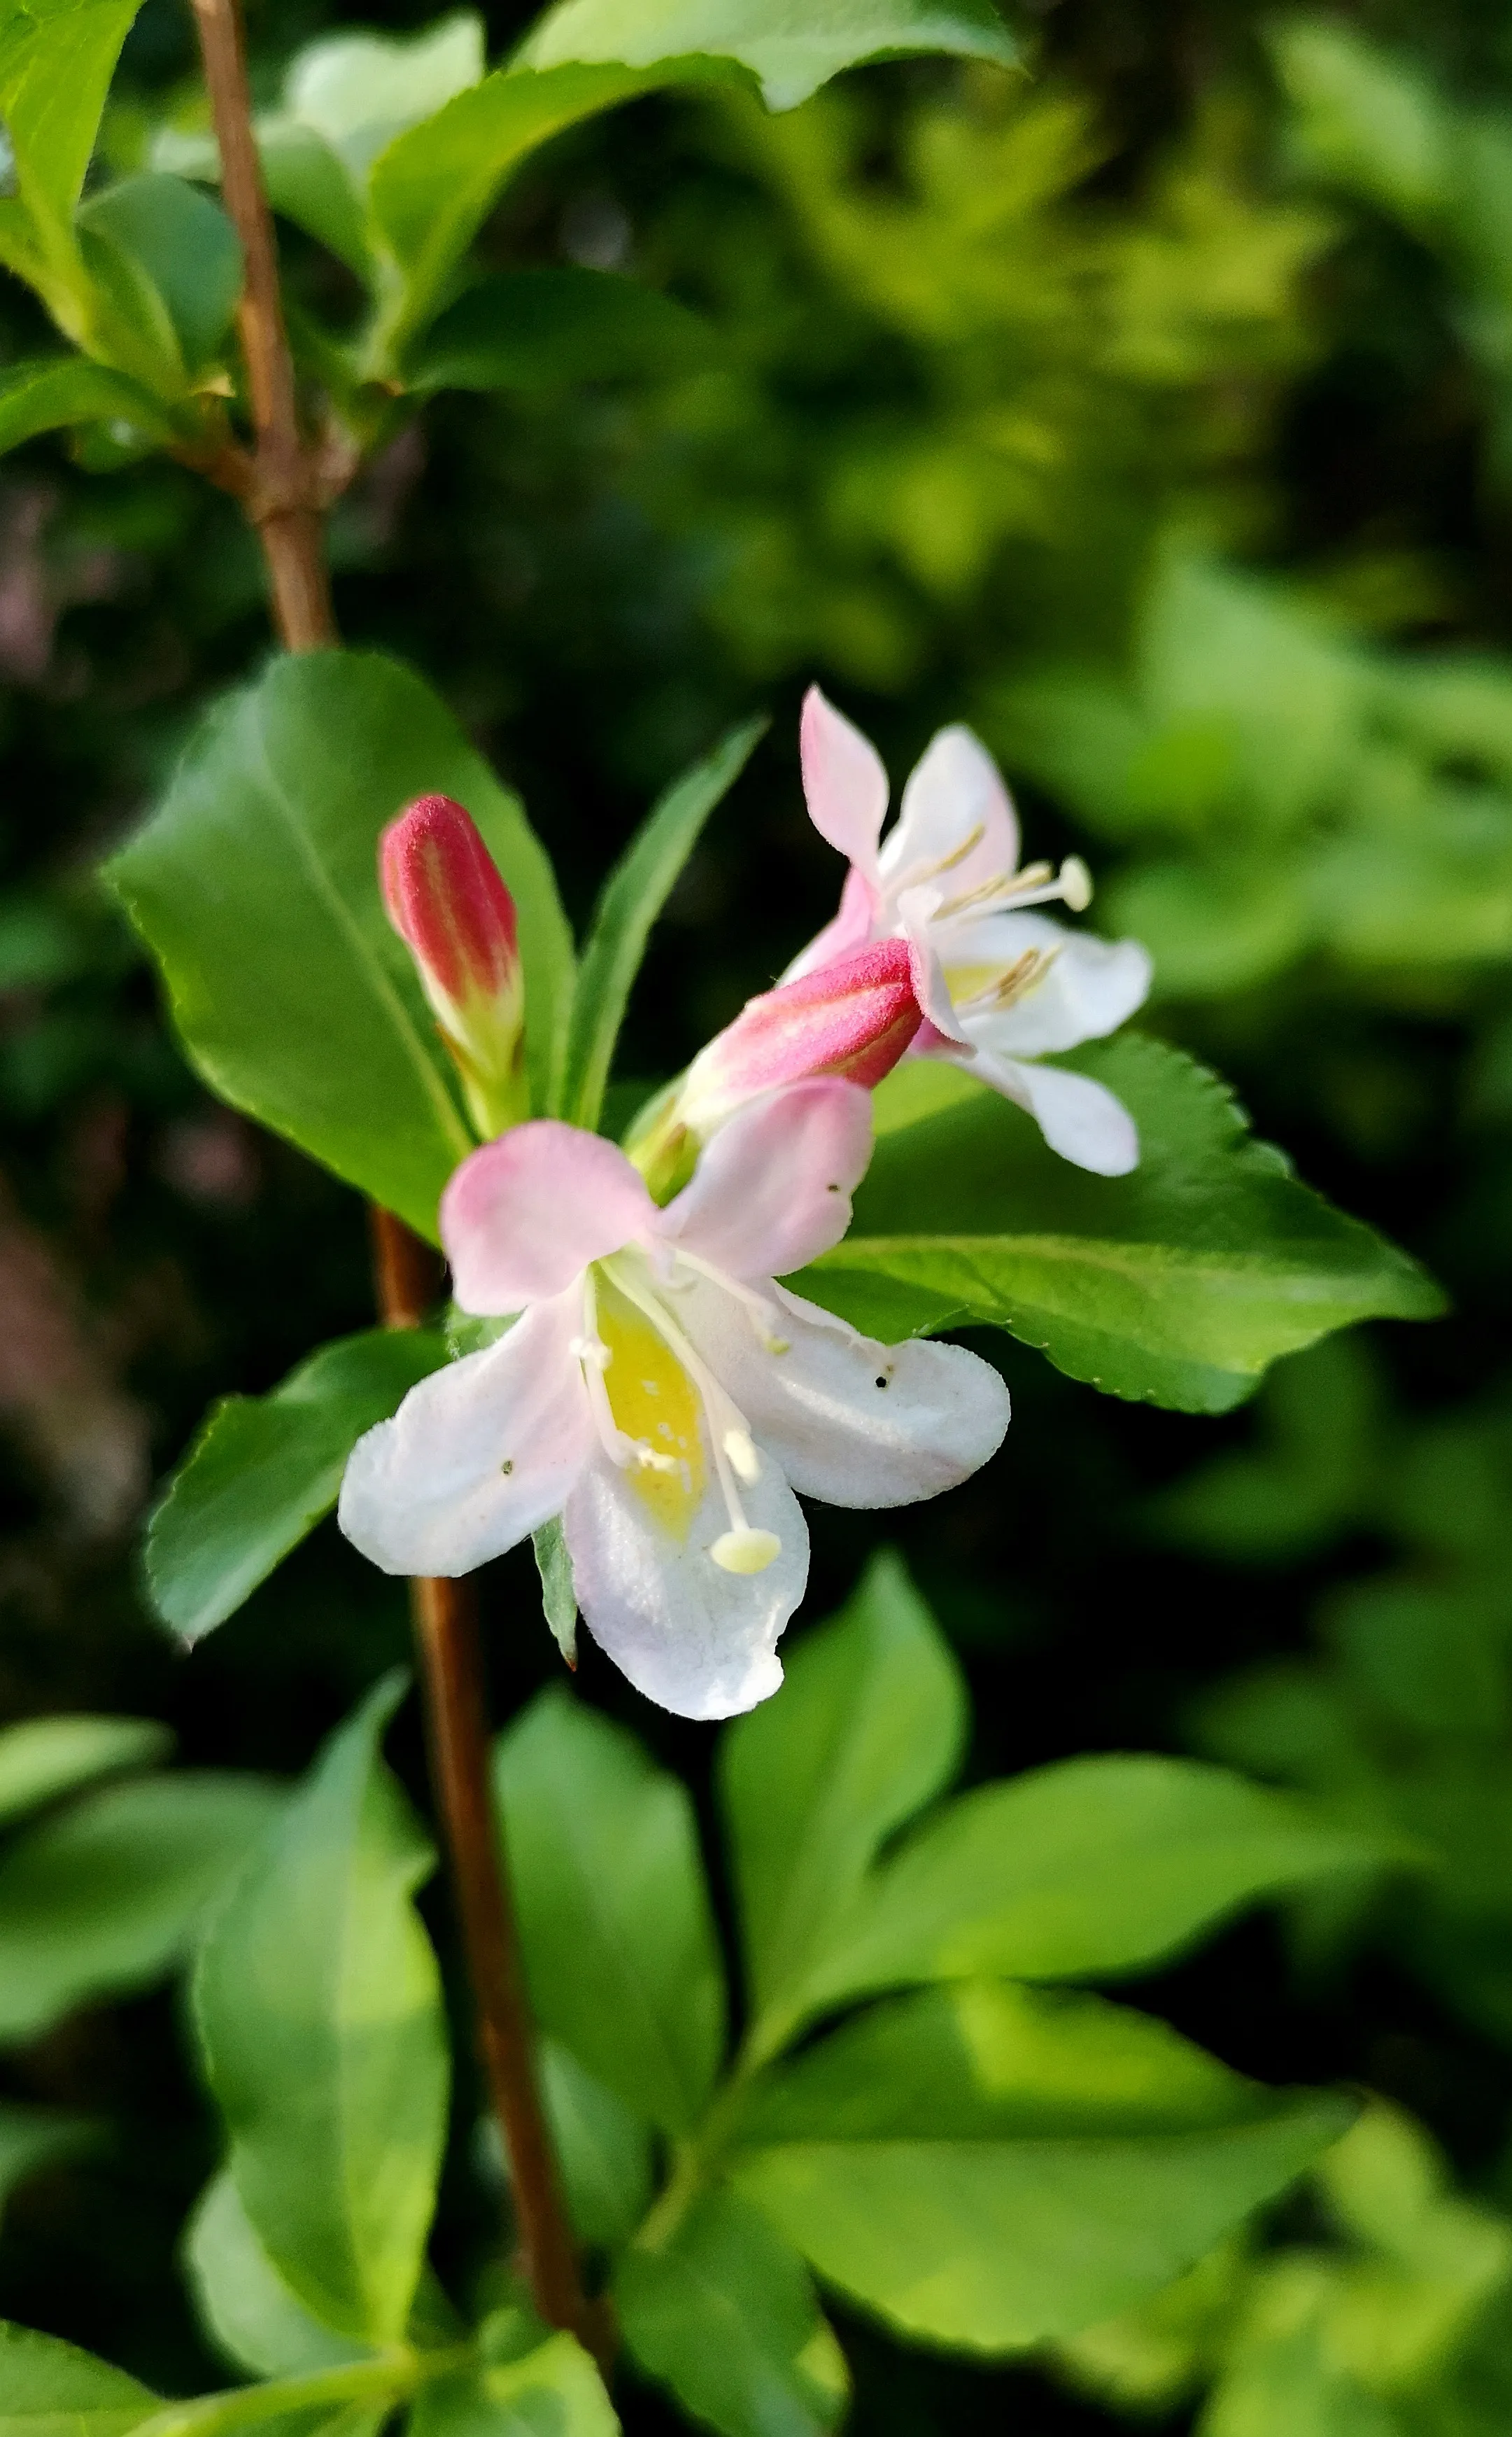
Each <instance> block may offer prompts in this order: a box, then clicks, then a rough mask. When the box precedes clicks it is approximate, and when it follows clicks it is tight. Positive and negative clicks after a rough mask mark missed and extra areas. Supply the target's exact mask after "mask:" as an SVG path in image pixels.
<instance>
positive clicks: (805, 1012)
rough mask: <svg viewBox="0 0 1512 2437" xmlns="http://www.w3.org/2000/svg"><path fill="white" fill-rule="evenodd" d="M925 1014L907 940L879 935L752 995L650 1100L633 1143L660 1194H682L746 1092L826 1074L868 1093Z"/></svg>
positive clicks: (635, 1156) (751, 1093)
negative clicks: (731, 1020)
mask: <svg viewBox="0 0 1512 2437" xmlns="http://www.w3.org/2000/svg"><path fill="white" fill-rule="evenodd" d="M921 1020H922V1019H921V1016H920V1011H919V1002H918V995H917V991H916V989H915V983H914V969H913V956H912V950H911V948H910V946H909V942H908V941H907V940H906V939H879V940H878V942H877V943H876V944H875V946H872V947H869V948H860V949H858V950H857V951H856V953H855V954H854V955H853V956H843V957H841V958H839V959H838V960H837V961H836V962H835V963H834V964H831V965H823V966H821V967H820V968H819V970H818V971H817V972H815V973H804V974H802V975H800V977H799V978H798V979H797V980H796V981H791V982H783V983H781V984H779V986H778V987H777V989H775V990H771V991H763V992H762V994H761V996H760V997H759V998H753V999H748V1000H747V1001H746V1004H745V1006H744V1007H743V1008H741V1010H740V1012H739V1015H738V1016H737V1017H736V1019H735V1022H734V1023H733V1024H730V1025H727V1026H725V1028H724V1030H723V1031H722V1032H721V1033H718V1034H716V1036H715V1038H714V1039H713V1040H712V1041H711V1042H710V1043H708V1046H707V1047H706V1048H704V1049H701V1050H700V1052H699V1054H698V1056H697V1057H696V1058H695V1059H694V1061H693V1063H692V1065H691V1066H690V1067H689V1068H688V1070H687V1073H686V1075H685V1076H684V1077H683V1078H682V1079H681V1081H680V1082H678V1083H675V1084H673V1085H672V1086H671V1087H670V1089H669V1091H667V1092H665V1093H663V1094H662V1095H661V1096H660V1097H659V1098H658V1099H657V1100H655V1101H653V1102H652V1105H651V1107H650V1108H649V1109H648V1110H647V1111H646V1112H645V1113H644V1116H643V1118H642V1119H641V1121H640V1122H639V1123H638V1124H637V1125H636V1127H635V1128H634V1130H633V1131H632V1133H631V1135H630V1137H629V1139H628V1140H627V1142H626V1144H625V1148H626V1149H627V1150H628V1151H629V1153H630V1156H631V1158H632V1159H633V1160H634V1162H635V1165H636V1166H637V1167H639V1168H640V1169H641V1171H642V1173H643V1174H644V1176H645V1177H646V1179H647V1181H648V1183H650V1185H651V1188H652V1192H653V1193H656V1194H658V1195H667V1194H669V1193H671V1192H674V1191H675V1190H676V1189H677V1187H678V1185H679V1184H681V1183H684V1182H685V1181H686V1175H687V1174H688V1173H689V1172H690V1169H691V1166H692V1163H693V1161H694V1160H695V1159H696V1157H697V1155H698V1152H699V1150H700V1148H702V1146H703V1145H704V1143H706V1142H707V1141H708V1139H709V1137H710V1136H711V1135H712V1134H715V1133H717V1132H718V1131H719V1129H720V1128H721V1126H722V1125H723V1124H724V1122H725V1120H726V1118H728V1117H733V1116H734V1114H735V1113H736V1111H737V1109H740V1108H743V1107H744V1106H745V1104H746V1102H747V1101H748V1100H754V1099H756V1098H757V1097H758V1096H759V1095H761V1094H762V1093H764V1092H775V1091H780V1090H781V1089H782V1087H783V1086H784V1085H785V1084H788V1083H801V1082H807V1081H808V1080H809V1079H810V1078H813V1077H815V1076H820V1075H836V1076H839V1077H841V1078H843V1080H844V1081H846V1082H850V1083H860V1085H861V1086H862V1087H863V1089H865V1090H868V1091H869V1090H871V1089H872V1087H873V1086H874V1085H875V1084H878V1083H879V1082H880V1081H881V1080H882V1078H883V1076H884V1075H889V1074H891V1073H892V1070H893V1068H894V1067H895V1065H896V1064H897V1061H898V1060H899V1059H900V1058H901V1057H902V1055H903V1052H904V1050H905V1049H907V1047H908V1046H909V1043H911V1042H912V1039H913V1036H914V1034H915V1033H916V1032H917V1030H918V1028H919V1025H920V1022H921Z"/></svg>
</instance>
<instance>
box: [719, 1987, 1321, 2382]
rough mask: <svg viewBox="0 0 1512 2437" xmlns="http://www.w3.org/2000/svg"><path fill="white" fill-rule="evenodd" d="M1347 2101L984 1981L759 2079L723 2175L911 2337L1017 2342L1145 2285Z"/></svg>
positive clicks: (831, 2277)
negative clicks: (1273, 2085)
mask: <svg viewBox="0 0 1512 2437" xmlns="http://www.w3.org/2000/svg"><path fill="white" fill-rule="evenodd" d="M1353 2113H1354V2109H1353V2106H1352V2104H1351V2102H1350V2101H1349V2100H1348V2099H1346V2098H1335V2097H1331V2096H1329V2095H1321V2094H1317V2093H1295V2092H1291V2093H1280V2092H1273V2091H1268V2090H1262V2089H1261V2088H1260V2087H1259V2085H1258V2084H1256V2083H1254V2082H1250V2081H1245V2080H1243V2078H1241V2077H1240V2076H1239V2075H1237V2074H1233V2073H1230V2072H1228V2070H1227V2069H1226V2067H1225V2066H1223V2065H1221V2064H1219V2063H1218V2062H1217V2060H1215V2059H1214V2058H1212V2057H1208V2056H1205V2055H1204V2054H1203V2052H1202V2050H1201V2049H1200V2048H1194V2047H1191V2046H1190V2045H1189V2043H1187V2042H1186V2041H1185V2040H1182V2039H1179V2038H1178V2037H1177V2036H1176V2034H1175V2032H1173V2031H1172V2030H1169V2029H1168V2028H1167V2027H1166V2025H1164V2024H1163V2023H1157V2022H1154V2021H1151V2020H1150V2019H1149V2018H1148V2017H1146V2016H1144V2015H1140V2014H1136V2013H1131V2012H1129V2011H1128V2010H1126V2009H1125V2008H1123V2007H1116V2006H1110V2005H1108V2004H1107V2003H1106V2002H1105V2001H1104V2000H1103V1999H1101V1998H1095V1997H1086V1996H1071V1995H1068V1994H1055V1995H1050V1994H1048V1993H1045V1992H1042V1991H1035V1990H1028V1989H1015V1988H1012V1987H1010V1986H1007V1985H1004V1984H1000V1983H991V1982H977V1983H972V1984H966V1985H963V1986H961V1987H957V1988H954V1989H949V1990H929V1991H928V1992H926V1993H925V1994H923V1995H919V1996H914V1997H908V1998H904V1999H902V2000H899V2001H897V2002H895V2003H892V2004H889V2005H884V2006H878V2007H874V2008H873V2009H872V2010H871V2011H870V2012H869V2013H867V2014H864V2015H862V2016H861V2017H860V2019H859V2020H858V2021H856V2022H853V2023H851V2024H849V2025H846V2026H845V2027H844V2028H843V2029H842V2030H840V2031H837V2032H835V2033H833V2034H831V2036H830V2037H829V2038H827V2039H826V2040H823V2041H821V2042H820V2043H818V2044H817V2045H816V2046H814V2047H812V2048H809V2049H808V2050H807V2051H806V2053H805V2054H804V2056H803V2057H802V2058H801V2059H800V2060H798V2061H797V2062H796V2063H794V2064H791V2065H790V2066H789V2067H788V2068H787V2069H786V2070H785V2071H783V2072H781V2073H779V2074H776V2075H773V2077H772V2078H771V2079H770V2081H769V2082H768V2084H767V2085H766V2087H765V2090H764V2091H758V2094H757V2095H756V2100H755V2102H754V2104H753V2108H752V2111H751V2114H750V2116H749V2119H748V2120H747V2121H746V2123H745V2124H744V2125H743V2126H742V2128H741V2137H742V2140H744V2141H745V2142H748V2143H749V2144H751V2146H750V2147H749V2148H745V2149H743V2150H742V2151H741V2152H740V2153H739V2156H738V2158H737V2161H736V2164H735V2168H734V2172H735V2176H736V2181H737V2183H738V2187H739V2189H740V2190H742V2191H743V2192H745V2193H746V2195H747V2196H748V2197H749V2198H750V2199H752V2200H756V2202H757V2203H758V2204H759V2205H760V2206H761V2207H762V2208H764V2209H765V2210H766V2211H767V2212H768V2214H769V2215H770V2216H771V2217H772V2218H773V2220H774V2222H775V2223H776V2224H777V2225H778V2226H779V2227H780V2228H781V2230H782V2232H783V2233H784V2234H785V2235H787V2236H788V2238H789V2240H790V2241H791V2242H792V2243H794V2244H796V2246H797V2247H798V2248H799V2249H800V2250H801V2251H802V2252H803V2253H805V2255H806V2256H807V2257H808V2260H809V2261H810V2262H811V2264H812V2265H813V2266H814V2267H815V2268H816V2269H817V2270H819V2273H820V2274H821V2275H822V2276H823V2277H825V2278H826V2279H827V2280H828V2281H829V2282H831V2283H833V2284H835V2285H837V2286H839V2287H841V2288H843V2290H844V2291H845V2292H847V2293H849V2294H851V2295H852V2296H853V2297H854V2298H855V2299H856V2300H858V2301H859V2302H861V2303H862V2304H864V2305H865V2306H866V2307H868V2308H869V2309H872V2310H875V2311H876V2312H878V2315H879V2316H880V2317H882V2318H883V2319H885V2320H887V2321H888V2322H889V2323H891V2324H892V2325H894V2326H895V2327H897V2328H899V2329H900V2330H901V2331H902V2332H903V2333H904V2334H906V2335H909V2336H912V2337H915V2338H920V2339H923V2340H925V2341H934V2342H938V2343H945V2344H955V2345H961V2346H963V2347H966V2348H969V2349H973V2350H979V2351H984V2352H1008V2351H1014V2350H1017V2349H1019V2348H1021V2347H1023V2346H1025V2345H1029V2344H1034V2343H1039V2342H1042V2341H1045V2340H1046V2339H1047V2338H1053V2337H1059V2336H1068V2335H1073V2334H1075V2333H1076V2331H1077V2330H1078V2329H1079V2328H1082V2327H1086V2326H1090V2325H1093V2324H1095V2323H1097V2322H1098V2321H1099V2320H1101V2319H1107V2318H1111V2317H1113V2316H1115V2315H1116V2314H1117V2313H1118V2312H1120V2311H1121V2310H1126V2309H1128V2308H1129V2307H1131V2306H1132V2305H1133V2304H1134V2303H1135V2302H1137V2301H1138V2300H1139V2299H1140V2298H1141V2297H1142V2296H1144V2295H1146V2294H1149V2293H1153V2292H1156V2291H1157V2290H1158V2289H1159V2288H1160V2287H1161V2286H1162V2285H1165V2284H1168V2283H1169V2282H1170V2281H1171V2279H1172V2278H1173V2277H1174V2276H1176V2275H1179V2274H1180V2273H1181V2271H1182V2270H1183V2269H1185V2268H1188V2267H1190V2265H1191V2263H1192V2262H1193V2261H1194V2260H1196V2259H1198V2258H1199V2257H1200V2256H1201V2255H1202V2253H1204V2252H1206V2251H1208V2250H1209V2249H1210V2248H1211V2246H1212V2245H1213V2244H1214V2243H1215V2242H1216V2241H1217V2240H1218V2239H1219V2237H1220V2235H1223V2234H1225V2233H1226V2232H1227V2231H1228V2229H1229V2228H1230V2227H1231V2226H1234V2225H1236V2224H1238V2223H1239V2221H1240V2220H1241V2219H1242V2218H1244V2217H1245V2216H1247V2214H1248V2213H1249V2211H1250V2210H1252V2209H1254V2208H1257V2207H1259V2206H1260V2203H1261V2202H1262V2201H1264V2200H1271V2199H1273V2198H1274V2197H1275V2196H1276V2194H1277V2192H1279V2191H1281V2190H1283V2189H1284V2188H1285V2186H1286V2185H1287V2184H1288V2183H1291V2182H1292V2181H1293V2180H1294V2179H1295V2177H1296V2176H1297V2175H1298V2174H1300V2173H1301V2171H1302V2170H1303V2168H1304V2167H1305V2166H1307V2165H1309V2164H1310V2163H1311V2161H1312V2159H1313V2158H1314V2157H1316V2156H1317V2154H1318V2152H1319V2151H1320V2150H1322V2149H1324V2148H1327V2147H1328V2146H1329V2145H1330V2143H1331V2142H1333V2141H1335V2140H1337V2139H1338V2137H1339V2135H1340V2134H1341V2133H1342V2132H1343V2131H1344V2130H1346V2129H1347V2126H1348V2124H1349V2122H1350V2120H1351V2118H1352V2115H1353Z"/></svg>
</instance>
